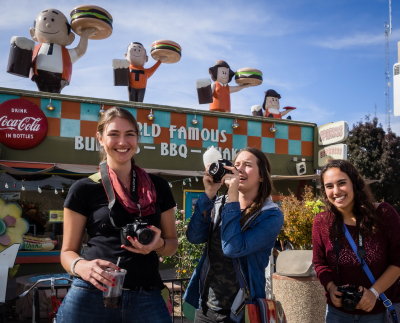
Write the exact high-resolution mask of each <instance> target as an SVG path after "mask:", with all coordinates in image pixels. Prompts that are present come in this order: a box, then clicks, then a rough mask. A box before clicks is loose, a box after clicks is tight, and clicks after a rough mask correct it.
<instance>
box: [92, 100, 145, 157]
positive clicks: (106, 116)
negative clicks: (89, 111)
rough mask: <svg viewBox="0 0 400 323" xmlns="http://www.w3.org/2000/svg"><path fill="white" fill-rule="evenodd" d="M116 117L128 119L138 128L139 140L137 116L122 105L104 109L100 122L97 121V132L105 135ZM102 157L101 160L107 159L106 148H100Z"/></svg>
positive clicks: (137, 131)
mask: <svg viewBox="0 0 400 323" xmlns="http://www.w3.org/2000/svg"><path fill="white" fill-rule="evenodd" d="M114 118H122V119H126V120H128V121H129V122H130V123H131V124H132V125H133V127H134V128H135V129H136V133H137V135H138V140H139V139H140V133H139V125H138V123H137V121H136V119H135V117H134V116H133V115H132V114H131V113H130V112H129V111H128V110H126V109H123V108H120V107H111V108H110V109H107V110H106V111H104V113H103V114H102V115H101V117H100V119H99V122H98V123H97V132H98V133H99V135H100V136H102V135H103V132H104V129H105V128H106V126H107V125H108V124H109V123H110V122H111V121H112V120H113V119H114ZM100 158H101V161H105V160H106V159H107V154H106V153H105V152H104V149H100Z"/></svg>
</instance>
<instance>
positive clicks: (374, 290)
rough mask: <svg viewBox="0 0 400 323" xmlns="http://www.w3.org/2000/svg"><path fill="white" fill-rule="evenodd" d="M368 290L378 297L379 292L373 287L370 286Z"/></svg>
mask: <svg viewBox="0 0 400 323" xmlns="http://www.w3.org/2000/svg"><path fill="white" fill-rule="evenodd" d="M369 290H370V291H371V292H372V294H374V295H375V297H376V298H379V293H378V291H377V290H376V289H375V288H373V287H371V288H370V289H369Z"/></svg>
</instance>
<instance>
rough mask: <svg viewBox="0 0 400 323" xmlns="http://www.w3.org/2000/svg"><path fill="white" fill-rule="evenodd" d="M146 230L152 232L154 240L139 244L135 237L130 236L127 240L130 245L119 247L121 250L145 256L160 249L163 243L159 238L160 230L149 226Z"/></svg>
mask: <svg viewBox="0 0 400 323" xmlns="http://www.w3.org/2000/svg"><path fill="white" fill-rule="evenodd" d="M148 228H149V229H150V230H151V231H153V232H154V238H153V240H152V241H151V242H150V243H149V244H146V245H144V244H141V243H140V242H139V241H138V239H137V238H136V237H134V238H132V237H131V236H128V237H127V239H128V240H129V242H130V243H131V245H130V246H127V245H121V248H123V249H125V250H128V251H130V252H133V253H140V254H142V255H147V254H149V253H150V252H152V251H154V250H157V249H159V248H161V247H162V246H163V245H164V242H163V241H162V239H161V238H160V237H161V230H160V229H159V228H157V227H155V226H154V225H149V226H148Z"/></svg>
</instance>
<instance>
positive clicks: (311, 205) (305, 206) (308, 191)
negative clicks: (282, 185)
mask: <svg viewBox="0 0 400 323" xmlns="http://www.w3.org/2000/svg"><path fill="white" fill-rule="evenodd" d="M281 208H282V212H283V214H284V224H283V228H282V231H281V233H280V235H279V237H278V238H279V239H280V240H288V241H290V242H291V243H292V245H293V246H294V248H295V249H311V248H312V245H311V232H312V223H313V220H314V217H315V216H316V215H317V214H318V213H320V212H322V211H323V210H324V203H323V202H322V201H321V200H320V199H319V198H317V197H316V196H315V195H314V193H313V191H312V188H311V187H310V186H306V187H305V188H304V193H303V195H302V198H301V199H298V198H297V197H296V196H295V195H294V194H293V193H290V195H288V196H283V197H282V199H281Z"/></svg>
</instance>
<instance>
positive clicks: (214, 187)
mask: <svg viewBox="0 0 400 323" xmlns="http://www.w3.org/2000/svg"><path fill="white" fill-rule="evenodd" d="M209 166H210V165H208V166H207V169H206V170H205V172H204V176H203V184H204V192H205V193H206V195H207V197H208V198H209V199H210V200H212V199H213V198H214V197H215V196H216V195H217V192H218V190H219V189H220V188H221V186H222V183H223V181H221V182H220V183H214V180H213V178H212V176H211V175H210V174H209V173H208V167H209Z"/></svg>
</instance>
